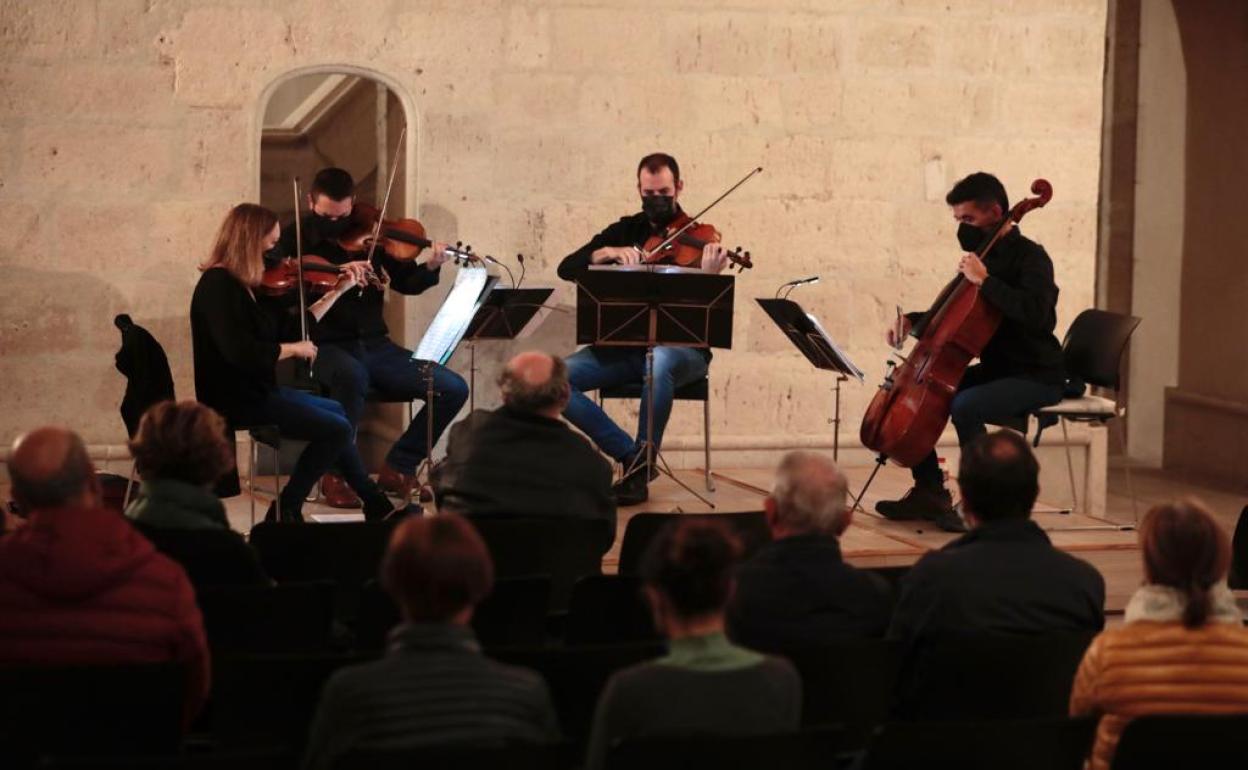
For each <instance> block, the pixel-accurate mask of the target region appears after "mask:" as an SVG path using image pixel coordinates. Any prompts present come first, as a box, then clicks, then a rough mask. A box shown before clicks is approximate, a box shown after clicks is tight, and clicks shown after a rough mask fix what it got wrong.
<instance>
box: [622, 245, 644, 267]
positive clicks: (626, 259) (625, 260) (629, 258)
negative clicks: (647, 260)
mask: <svg viewBox="0 0 1248 770" xmlns="http://www.w3.org/2000/svg"><path fill="white" fill-rule="evenodd" d="M640 263H641V252H640V251H638V250H637V249H636V248H633V247H631V246H630V247H627V248H623V249H620V264H621V265H637V264H640Z"/></svg>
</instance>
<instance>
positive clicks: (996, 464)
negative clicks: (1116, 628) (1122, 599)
mask: <svg viewBox="0 0 1248 770" xmlns="http://www.w3.org/2000/svg"><path fill="white" fill-rule="evenodd" d="M1039 475H1040V466H1039V464H1038V463H1037V462H1036V458H1035V455H1033V454H1032V452H1031V448H1030V447H1029V446H1027V441H1026V439H1024V438H1023V437H1022V436H1020V435H1018V434H1017V433H1014V432H1012V431H1007V430H1001V431H997V432H995V433H988V434H984V435H982V436H980V437H978V438H976V439H974V440H973V441H972V442H970V443H969V444H967V445H966V446H965V447H963V449H962V458H961V461H960V463H959V466H958V487H959V489H960V490H961V494H962V510H963V513H964V515H965V516H966V521H967V524H968V526H969V527H970V528H971V530H970V532H968V533H966V534H965V535H962V536H961V537H959V538H957V539H956V540H953V541H952V542H950V543H948V544H946V545H945V546H944V547H943V548H941V549H939V550H936V551H931V552H929V553H928V554H927V555H925V556H924V557H923V558H921V559H919V561H918V563H916V564H915V565H914V567H913V568H911V570H910V571H909V572H908V573H907V574H906V576H905V577H904V578H902V581H901V589H900V595H899V597H898V600H897V607H896V609H895V610H894V613H893V620H892V624H891V626H890V627H889V631H888V635H889V636H890V637H892V638H896V639H900V640H902V642H903V643H904V644H905V645H906V674H905V675H903V682H902V694H901V703H900V707H901V709H902V711H903V712H905V711H907V710H908V709H909V704H910V703H911V702H912V700H913V698H914V696H915V694H916V693H918V692H919V691H920V690H921V688H922V686H923V682H922V680H923V668H924V667H925V666H926V665H930V663H928V662H926V661H924V655H925V652H926V651H927V650H929V649H930V647H931V645H933V644H934V643H937V642H941V641H944V642H948V641H951V640H954V641H956V640H957V639H959V638H965V637H967V636H981V635H1019V634H1067V633H1069V634H1075V633H1088V634H1091V633H1094V632H1097V631H1099V630H1101V628H1102V627H1104V625H1105V617H1104V606H1105V580H1104V579H1103V578H1102V577H1101V574H1100V573H1099V572H1097V571H1096V569H1095V568H1094V567H1092V566H1091V565H1090V564H1088V563H1087V562H1085V561H1082V560H1080V559H1076V558H1075V557H1073V556H1071V555H1069V554H1067V553H1063V552H1062V551H1059V550H1058V549H1057V548H1054V547H1053V544H1052V543H1051V542H1050V541H1049V537H1048V535H1046V534H1045V533H1044V531H1043V530H1042V529H1040V527H1039V526H1037V525H1036V523H1035V522H1033V521H1032V520H1031V509H1032V506H1034V505H1035V502H1036V497H1037V495H1038V494H1039V491H1040V487H1039ZM1019 665H1026V661H1021V660H1020V661H1019ZM985 708H988V709H990V708H991V704H985Z"/></svg>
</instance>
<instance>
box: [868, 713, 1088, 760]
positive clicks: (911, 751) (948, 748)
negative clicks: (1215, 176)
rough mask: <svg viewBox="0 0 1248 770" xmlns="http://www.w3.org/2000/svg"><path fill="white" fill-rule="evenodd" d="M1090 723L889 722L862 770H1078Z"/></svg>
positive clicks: (874, 741)
mask: <svg viewBox="0 0 1248 770" xmlns="http://www.w3.org/2000/svg"><path fill="white" fill-rule="evenodd" d="M1095 731H1096V720H1094V719H1064V718H1061V719H1039V720H1026V721H1004V720H1003V721H995V722H892V723H889V724H885V725H883V726H881V727H880V729H879V730H878V731H877V732H876V734H875V737H874V738H873V739H872V741H871V746H870V747H869V748H868V749H867V754H866V758H865V760H864V762H863V764H862V768H863V770H913V768H942V769H943V768H958V770H1002V769H1003V768H1009V770H1082V768H1083V762H1084V760H1085V759H1086V758H1087V756H1088V750H1089V749H1090V748H1091V746H1092V737H1093V734H1094V732H1095Z"/></svg>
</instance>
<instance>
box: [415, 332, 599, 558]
mask: <svg viewBox="0 0 1248 770" xmlns="http://www.w3.org/2000/svg"><path fill="white" fill-rule="evenodd" d="M498 384H499V387H500V389H501V391H502V397H503V405H502V406H501V407H499V408H498V409H495V410H493V411H486V410H482V409H478V410H476V411H474V412H473V413H472V414H470V415H469V416H468V417H467V418H465V419H464V420H462V421H460V422H459V423H457V424H456V425H455V426H453V427H452V428H451V432H450V436H449V438H448V441H447V457H446V462H445V464H444V465H443V466H442V468H441V471H440V474H439V478H438V480H437V483H436V485H435V487H436V489H435V492H436V494H437V495H438V501H439V504H440V505H449V506H451V507H452V508H454V509H456V510H459V511H463V512H464V513H465V514H466V515H468V516H470V517H471V516H494V515H510V516H539V517H545V516H555V517H583V518H594V519H602V520H603V521H605V522H607V524H608V530H609V537H610V540H608V541H607V542H605V543H604V544H603V550H604V551H605V550H606V549H607V548H609V547H610V546H611V541H612V540H614V538H615V498H614V496H613V495H612V494H611V466H610V464H608V463H607V461H606V460H605V459H603V457H602V455H600V454H598V452H597V451H596V450H595V449H594V448H593V446H592V445H591V444H590V443H589V442H588V441H586V440H585V438H584V437H582V436H580V435H579V434H577V433H576V432H574V431H573V430H572V429H571V428H569V427H568V426H567V424H566V423H564V422H563V421H562V420H561V419H560V418H559V415H560V414H561V413H562V412H563V409H564V408H565V407H566V406H567V404H568V397H569V394H570V393H571V390H570V388H569V385H568V370H567V367H566V366H565V365H564V363H563V359H561V358H559V357H558V356H549V355H547V354H545V353H534V352H530V353H521V354H520V355H518V356H516V357H515V358H513V359H511V361H510V362H508V364H507V366H506V368H504V369H503V373H502V375H501V376H500V377H499V379H498Z"/></svg>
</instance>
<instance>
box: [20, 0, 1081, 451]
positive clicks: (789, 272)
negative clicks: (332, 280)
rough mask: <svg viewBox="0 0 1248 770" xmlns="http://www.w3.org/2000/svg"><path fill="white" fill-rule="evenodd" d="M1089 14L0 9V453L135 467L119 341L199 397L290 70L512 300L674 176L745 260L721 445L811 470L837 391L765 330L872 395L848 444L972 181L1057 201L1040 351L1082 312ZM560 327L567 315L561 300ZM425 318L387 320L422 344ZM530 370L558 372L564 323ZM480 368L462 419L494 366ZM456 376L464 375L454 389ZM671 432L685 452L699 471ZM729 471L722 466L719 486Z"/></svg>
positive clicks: (896, 4) (635, 6)
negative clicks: (373, 131) (20, 441)
mask: <svg viewBox="0 0 1248 770" xmlns="http://www.w3.org/2000/svg"><path fill="white" fill-rule="evenodd" d="M1105 13H1106V9H1105V3H1104V2H1103V1H1102V0H1064V1H1063V2H1052V0H1048V1H1046V2H1040V0H1012V1H1010V2H1006V1H1004V0H939V1H937V0H698V1H697V2H687V3H671V2H653V1H652V0H635V2H631V3H620V2H602V1H599V0H575V1H573V0H566V1H564V0H533V1H531V2H519V1H518V0H456V1H455V2H449V1H445V2H444V1H442V0H428V1H427V2H400V1H399V0H357V1H356V2H351V3H345V2H340V1H337V0H281V1H279V0H255V1H252V2H213V1H211V0H182V1H179V0H38V1H36V0H2V1H0V203H2V204H3V205H2V206H0V210H3V211H5V212H6V215H7V216H6V217H5V218H4V222H3V225H4V226H0V264H2V265H3V267H4V275H5V277H6V280H5V282H4V285H5V297H4V301H3V303H0V356H2V360H3V368H4V375H3V379H4V385H3V388H2V389H0V407H2V408H0V435H3V436H5V437H10V436H13V435H15V434H16V433H17V432H19V431H21V430H23V429H25V428H29V427H31V426H33V425H35V424H38V423H42V422H45V421H48V420H58V421H61V422H66V423H69V424H71V425H73V426H75V427H77V428H78V429H80V430H81V431H82V432H83V433H84V435H85V436H86V437H87V439H88V441H89V442H91V443H94V444H101V445H116V444H118V443H120V441H121V440H122V439H123V429H122V424H121V421H120V418H119V417H118V415H117V411H116V410H117V405H118V403H119V402H120V399H121V394H122V392H123V389H124V383H123V380H122V378H121V376H120V375H119V374H118V373H117V372H116V371H115V370H114V369H113V368H112V355H113V352H114V351H115V349H116V347H117V342H118V337H117V334H116V331H115V329H114V328H113V326H112V323H111V321H112V317H113V315H114V314H116V313H119V312H128V313H130V314H131V315H133V316H134V317H135V319H136V320H137V321H139V322H140V323H143V324H145V325H146V326H148V327H149V328H150V329H151V330H152V331H153V332H154V333H155V334H156V335H157V337H158V338H159V339H160V340H162V341H163V342H164V344H165V346H166V348H167V351H168V353H169V358H170V361H171V363H172V365H173V369H174V373H175V377H176V382H177V386H178V389H179V392H180V394H181V395H183V396H186V397H189V396H191V395H192V394H193V386H192V381H191V376H192V372H191V361H190V339H189V329H188V323H187V309H188V305H189V299H190V294H191V290H192V288H193V286H194V283H195V280H196V278H197V275H198V274H197V272H196V270H195V265H196V264H197V262H198V261H200V260H201V259H202V258H203V256H204V254H205V252H206V251H207V249H208V247H209V245H210V241H211V238H212V236H213V234H214V232H215V228H216V226H217V224H218V223H219V221H220V219H221V217H222V216H223V215H224V213H225V211H226V210H227V209H228V208H229V207H230V206H231V205H232V204H234V203H237V202H239V201H242V200H248V199H255V198H256V197H257V195H258V191H259V178H258V177H259V170H258V157H259V130H260V129H259V126H260V119H261V116H262V115H263V109H264V104H263V103H262V102H263V98H264V95H265V94H266V93H267V91H266V89H270V88H271V87H272V86H273V85H274V84H275V83H276V82H278V81H280V80H281V79H283V78H285V77H288V76H290V75H291V74H293V73H296V72H301V71H309V69H310V68H317V67H335V66H341V65H345V66H349V67H352V68H356V69H357V70H359V71H364V72H372V73H376V75H378V76H379V77H381V78H382V79H383V80H384V81H385V82H386V83H387V84H389V85H391V87H392V88H393V89H394V90H395V92H396V93H397V94H398V95H399V97H400V100H401V101H403V102H404V104H405V105H406V106H407V108H408V109H410V110H411V114H410V115H409V116H408V118H409V125H410V126H411V127H412V134H413V141H412V145H411V149H412V150H413V151H414V153H413V155H412V161H411V162H412V165H411V166H410V168H411V169H412V170H413V172H414V173H413V177H412V179H411V181H410V184H409V188H408V189H409V190H410V192H411V198H410V200H411V202H412V204H413V205H411V206H409V212H410V213H414V214H416V215H417V216H419V217H420V218H421V219H422V221H425V222H426V224H427V225H428V226H429V227H430V229H431V231H432V232H433V233H434V234H435V235H436V236H437V237H441V238H446V239H449V240H452V241H454V240H457V239H464V240H466V241H468V242H470V243H472V244H473V245H474V246H475V247H477V248H478V250H490V251H492V252H493V253H496V254H513V253H515V252H517V251H523V252H524V253H525V254H526V256H528V257H529V261H528V268H529V277H528V279H527V283H529V284H532V285H538V284H542V283H545V284H548V285H553V284H557V283H558V280H557V278H556V277H555V274H554V273H555V266H556V265H557V263H558V261H559V259H560V258H561V257H562V256H563V255H565V254H566V253H568V252H569V251H571V250H572V249H574V248H575V247H577V246H578V245H580V244H581V243H582V242H584V241H585V240H587V239H588V238H589V237H590V236H591V235H592V234H593V233H594V232H596V231H597V230H598V229H600V228H601V227H603V226H605V225H606V224H608V223H609V222H611V221H613V220H614V219H615V218H617V217H618V216H620V215H622V214H626V213H630V212H632V211H635V210H636V208H637V201H636V193H635V188H634V177H633V169H634V168H635V164H636V162H637V159H638V158H639V157H641V156H642V155H643V154H645V153H648V152H651V151H654V150H664V151H667V152H671V153H673V154H674V155H676V157H677V158H678V159H679V160H680V161H681V163H682V167H683V170H684V174H685V178H686V191H685V196H684V201H685V203H686V205H687V206H688V207H690V208H697V207H700V205H701V204H703V203H704V202H707V201H709V200H710V199H711V198H712V197H713V196H715V195H717V194H718V193H719V192H720V191H721V189H723V188H724V187H726V186H727V185H728V184H730V183H731V182H733V181H735V180H736V179H737V178H738V177H740V176H741V175H743V174H744V173H745V172H746V171H748V170H749V169H750V168H752V167H754V166H757V165H761V166H763V167H764V168H765V169H766V171H765V173H764V174H763V175H762V176H761V177H760V178H759V179H757V180H755V181H753V182H751V183H750V184H749V185H748V186H746V187H744V188H742V189H741V190H740V192H739V193H738V194H737V195H736V196H735V197H733V198H731V199H729V200H728V201H726V202H725V203H724V204H723V205H722V206H721V207H720V208H719V209H718V210H717V211H716V212H715V213H714V216H713V217H708V221H711V222H713V223H714V224H715V225H717V226H718V227H719V228H720V230H722V231H723V233H724V235H725V240H726V241H727V242H729V243H730V244H733V245H737V244H740V245H744V246H746V247H747V248H749V249H750V250H751V251H752V252H753V253H754V258H755V262H756V264H757V267H756V269H755V270H753V271H752V272H750V273H747V274H746V275H744V276H743V277H741V278H740V279H738V284H737V287H738V288H737V308H738V310H737V318H736V326H735V334H736V338H735V344H734V348H733V349H732V350H731V351H722V352H719V353H717V354H716V357H715V363H714V365H713V370H712V371H713V382H714V393H715V398H716V403H715V406H716V408H715V411H714V422H713V426H712V427H713V432H714V435H715V436H716V437H718V438H719V439H722V440H723V441H724V445H725V446H733V447H741V448H742V451H745V450H746V449H748V448H749V447H751V446H757V447H761V448H772V447H779V446H784V445H786V444H787V443H789V442H793V443H804V444H814V445H825V446H830V444H831V436H830V434H829V428H828V425H827V421H826V417H827V416H828V414H827V413H828V411H829V406H830V396H829V390H828V389H829V388H830V386H831V382H830V380H829V379H828V377H827V376H826V375H824V374H823V373H818V372H813V371H810V370H809V369H808V367H807V365H806V364H805V362H804V361H803V360H802V359H801V357H800V356H799V355H798V354H797V353H796V352H795V351H792V350H790V349H789V348H788V346H787V343H786V342H785V340H784V339H783V338H782V337H781V335H780V333H779V332H778V331H777V330H775V329H773V328H771V326H770V324H769V322H768V321H767V320H766V318H765V316H764V315H763V314H762V313H761V311H759V310H758V309H757V308H756V307H755V306H754V303H753V300H752V298H753V297H765V296H771V295H772V294H773V293H774V291H775V288H776V286H777V285H778V284H780V283H782V282H784V281H786V280H789V279H792V278H797V277H801V276H805V275H811V274H819V275H822V276H823V281H822V282H821V283H819V284H817V285H815V286H811V287H806V288H803V289H801V290H800V291H799V292H798V293H796V294H794V299H800V300H801V301H802V302H803V303H804V304H805V305H806V306H807V307H808V308H809V309H810V310H811V311H812V312H814V313H816V314H818V315H819V317H820V318H821V319H822V320H823V323H824V325H825V327H826V328H827V329H829V330H830V331H831V332H832V333H833V334H834V335H835V336H836V337H837V339H838V341H839V342H840V343H841V344H842V346H843V347H844V349H845V350H846V351H848V352H849V353H850V354H851V355H852V356H853V357H854V358H855V359H856V360H857V361H858V362H859V364H860V366H861V367H862V368H863V369H864V370H865V371H866V372H867V373H868V379H867V382H866V384H862V385H859V384H857V383H849V384H848V385H847V386H846V388H845V393H844V406H845V423H844V425H843V429H842V434H843V436H844V441H843V442H842V443H843V444H845V443H849V444H854V443H856V434H857V425H858V420H859V417H860V415H861V413H862V410H863V408H864V407H865V404H866V402H867V401H868V400H869V398H870V397H871V395H872V393H873V390H874V387H875V383H876V381H877V380H878V378H879V376H880V374H881V372H882V369H883V366H882V365H883V362H884V359H885V353H886V351H885V345H884V343H883V335H882V329H883V328H884V325H885V324H886V323H887V322H889V320H890V319H891V318H892V316H893V313H894V305H895V304H898V303H900V304H901V305H902V306H903V307H904V308H906V309H918V308H921V307H924V306H926V305H927V304H928V303H929V302H930V301H931V299H932V298H933V297H934V296H935V294H936V293H937V292H938V291H939V289H940V287H941V286H942V285H943V283H944V282H945V281H946V280H947V279H948V278H949V277H951V276H952V274H953V273H954V270H955V265H956V261H957V257H958V249H957V247H956V242H955V240H954V238H953V226H952V220H951V219H950V218H949V216H948V212H947V209H946V207H945V205H944V203H943V196H944V193H945V192H946V190H947V188H948V187H949V186H950V185H951V184H952V183H953V182H954V181H956V179H958V178H959V177H961V176H962V175H964V174H966V173H969V172H971V171H975V170H980V169H983V170H990V171H994V172H996V173H997V174H999V175H1000V176H1001V177H1002V178H1003V180H1004V181H1005V183H1006V185H1007V187H1008V188H1009V189H1010V191H1011V193H1012V194H1013V195H1014V196H1015V197H1017V196H1019V195H1021V194H1023V193H1024V192H1025V190H1026V187H1027V185H1028V184H1029V183H1030V181H1031V180H1032V179H1033V178H1034V177H1038V176H1043V177H1046V178H1048V179H1049V180H1050V181H1052V183H1053V186H1054V189H1055V191H1056V192H1055V197H1054V200H1053V203H1052V204H1051V205H1050V206H1049V207H1048V208H1047V209H1045V210H1043V211H1040V212H1036V213H1034V214H1032V215H1031V217H1030V218H1029V219H1028V221H1027V222H1026V223H1025V225H1024V230H1025V231H1026V232H1028V233H1029V234H1030V235H1031V236H1032V237H1034V238H1036V239H1037V240H1039V241H1040V242H1042V243H1044V244H1045V245H1046V247H1047V248H1048V249H1049V251H1050V253H1051V254H1052V256H1053V259H1054V263H1055V266H1056V270H1057V277H1058V282H1059V284H1060V285H1061V287H1062V294H1061V301H1060V306H1059V334H1060V333H1061V332H1062V331H1064V329H1065V326H1066V325H1067V324H1068V323H1069V321H1070V320H1071V319H1072V318H1073V317H1074V315H1075V314H1076V313H1077V312H1078V311H1079V310H1081V309H1082V308H1084V307H1087V306H1089V305H1091V303H1092V298H1093V291H1092V290H1093V280H1094V275H1095V271H1094V259H1095V244H1096V222H1097V218H1096V201H1097V185H1098V168H1099V165H1100V164H1099V152H1100V149H1099V147H1100V145H1099V143H1100V123H1101V93H1102V66H1103V58H1104V30H1105ZM556 296H557V298H558V300H559V301H561V302H564V303H568V302H571V299H572V296H573V293H572V292H571V290H570V287H568V286H566V285H561V286H560V290H559V292H558V293H557V295H556ZM435 306H436V300H435V299H433V298H430V297H429V296H428V295H426V297H423V298H418V299H416V300H408V301H406V303H405V306H404V308H402V309H404V310H405V311H406V319H407V323H406V325H405V326H406V328H405V329H403V330H401V331H399V330H396V336H400V337H403V338H407V339H408V340H409V341H410V342H413V343H414V341H415V338H417V337H418V336H419V333H420V331H421V329H422V328H423V323H424V321H425V319H427V318H428V315H429V313H430V312H431V311H432V309H433V308H434V307H435ZM538 341H539V342H540V343H541V344H543V345H545V346H548V347H550V348H552V349H553V350H555V351H556V352H561V353H567V352H570V351H571V350H572V349H573V347H574V346H573V341H572V335H571V321H570V319H568V318H567V317H566V316H561V317H556V318H554V319H552V320H551V321H550V322H548V326H547V327H546V328H545V329H544V330H543V332H542V334H541V335H539V337H538ZM511 352H513V351H512V350H511V349H508V348H504V347H502V346H492V347H491V346H482V348H480V349H479V354H478V361H479V362H480V363H481V366H482V372H481V373H480V374H479V375H478V384H479V394H478V399H477V402H478V405H482V404H486V405H488V404H491V403H493V402H494V395H493V387H492V385H490V380H491V379H492V374H493V372H494V371H496V368H497V362H498V361H500V360H502V359H505V358H506V357H507V356H508V355H509V354H510V353H511ZM461 358H463V359H464V360H458V359H457V361H456V365H457V366H459V367H460V368H461V369H462V368H463V367H466V365H467V364H466V357H461ZM700 431H701V415H700V414H699V413H698V410H694V409H681V408H678V409H677V410H676V416H675V420H674V422H673V425H672V428H671V429H670V430H669V434H668V435H669V436H670V437H671V438H672V442H673V446H682V445H685V444H686V443H696V442H700ZM721 467H722V466H721Z"/></svg>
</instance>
